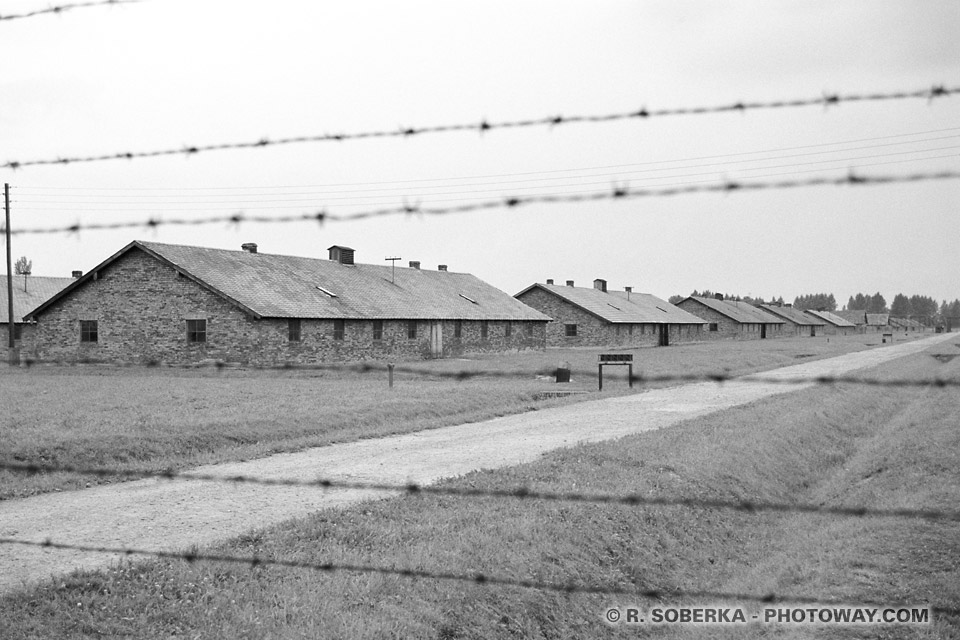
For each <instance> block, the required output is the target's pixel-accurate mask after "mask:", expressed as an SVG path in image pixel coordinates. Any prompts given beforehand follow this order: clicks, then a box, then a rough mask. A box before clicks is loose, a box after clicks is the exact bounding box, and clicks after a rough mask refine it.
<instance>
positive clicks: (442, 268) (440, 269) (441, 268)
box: [437, 264, 447, 271]
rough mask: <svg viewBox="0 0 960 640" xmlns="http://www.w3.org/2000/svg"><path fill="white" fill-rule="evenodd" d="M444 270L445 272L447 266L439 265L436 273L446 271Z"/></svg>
mask: <svg viewBox="0 0 960 640" xmlns="http://www.w3.org/2000/svg"><path fill="white" fill-rule="evenodd" d="M446 270H447V265H445V264H441V265H438V266H437V271H446Z"/></svg>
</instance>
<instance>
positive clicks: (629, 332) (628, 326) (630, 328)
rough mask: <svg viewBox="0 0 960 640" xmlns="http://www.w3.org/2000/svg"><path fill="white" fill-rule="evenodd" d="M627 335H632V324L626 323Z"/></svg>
mask: <svg viewBox="0 0 960 640" xmlns="http://www.w3.org/2000/svg"><path fill="white" fill-rule="evenodd" d="M627 335H628V336H632V335H633V325H632V324H628V325H627Z"/></svg>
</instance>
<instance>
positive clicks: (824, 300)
mask: <svg viewBox="0 0 960 640" xmlns="http://www.w3.org/2000/svg"><path fill="white" fill-rule="evenodd" d="M793 306H794V307H796V308H797V309H802V310H804V311H805V310H807V309H813V310H814V311H836V310H837V299H836V298H834V297H833V294H832V293H808V294H806V295H802V296H797V297H796V298H794V299H793Z"/></svg>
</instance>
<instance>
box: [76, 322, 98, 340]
mask: <svg viewBox="0 0 960 640" xmlns="http://www.w3.org/2000/svg"><path fill="white" fill-rule="evenodd" d="M97 337H98V336H97V321H96V320H81V321H80V342H97V341H98V340H97Z"/></svg>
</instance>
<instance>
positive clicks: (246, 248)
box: [240, 242, 257, 253]
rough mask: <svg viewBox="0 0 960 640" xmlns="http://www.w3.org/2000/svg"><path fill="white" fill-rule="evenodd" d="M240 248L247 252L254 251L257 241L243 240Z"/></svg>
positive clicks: (255, 250)
mask: <svg viewBox="0 0 960 640" xmlns="http://www.w3.org/2000/svg"><path fill="white" fill-rule="evenodd" d="M240 248H241V249H243V250H244V251H246V252H247V253H256V252H257V243H256V242H244V243H243V244H242V245H240Z"/></svg>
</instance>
